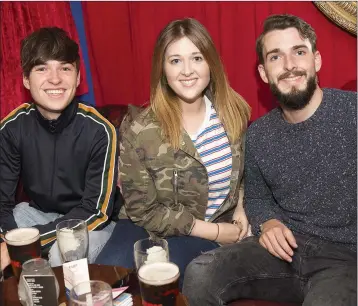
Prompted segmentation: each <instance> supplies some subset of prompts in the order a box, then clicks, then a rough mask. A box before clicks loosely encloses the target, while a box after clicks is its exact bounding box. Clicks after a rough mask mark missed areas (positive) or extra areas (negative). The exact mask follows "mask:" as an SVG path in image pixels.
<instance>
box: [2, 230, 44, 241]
mask: <svg viewBox="0 0 358 306" xmlns="http://www.w3.org/2000/svg"><path fill="white" fill-rule="evenodd" d="M39 235H40V232H39V230H38V229H37V228H34V227H31V228H16V229H13V230H11V231H9V232H7V233H6V234H5V241H6V243H7V244H9V245H14V246H21V245H27V244H30V243H33V242H34V241H36V240H37V239H38V238H39Z"/></svg>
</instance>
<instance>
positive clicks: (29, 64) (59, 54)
mask: <svg viewBox="0 0 358 306" xmlns="http://www.w3.org/2000/svg"><path fill="white" fill-rule="evenodd" d="M48 60H57V61H59V62H64V63H75V64H76V69H77V71H79V67H80V55H79V48H78V44H77V43H76V42H75V41H74V40H72V39H71V38H70V37H69V36H68V34H67V33H66V31H64V30H63V29H60V28H57V27H51V28H41V29H39V30H37V31H35V32H33V33H32V34H30V35H29V36H27V37H26V38H25V39H23V40H22V41H21V66H22V70H23V73H24V76H25V77H29V75H30V71H31V69H32V68H33V67H34V66H37V65H42V64H44V63H46V61H48Z"/></svg>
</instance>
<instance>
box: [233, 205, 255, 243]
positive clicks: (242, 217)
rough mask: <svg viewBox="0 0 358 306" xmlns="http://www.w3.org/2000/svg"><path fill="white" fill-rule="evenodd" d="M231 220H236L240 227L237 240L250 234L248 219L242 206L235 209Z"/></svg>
mask: <svg viewBox="0 0 358 306" xmlns="http://www.w3.org/2000/svg"><path fill="white" fill-rule="evenodd" d="M232 220H233V221H236V222H237V225H238V226H240V227H241V233H240V237H239V239H238V240H241V239H243V238H245V237H246V236H248V235H251V229H250V224H249V221H248V220H247V217H246V214H245V210H244V208H243V207H240V208H238V209H237V210H236V211H235V214H234V216H233V218H232Z"/></svg>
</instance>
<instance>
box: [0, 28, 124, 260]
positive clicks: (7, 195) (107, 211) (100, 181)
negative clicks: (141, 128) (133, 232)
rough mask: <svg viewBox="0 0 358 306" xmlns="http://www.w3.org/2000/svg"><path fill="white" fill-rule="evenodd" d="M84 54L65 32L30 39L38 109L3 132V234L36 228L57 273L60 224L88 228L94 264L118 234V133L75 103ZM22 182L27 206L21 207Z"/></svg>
mask: <svg viewBox="0 0 358 306" xmlns="http://www.w3.org/2000/svg"><path fill="white" fill-rule="evenodd" d="M78 50H79V48H78V45H77V43H76V42H74V41H73V40H71V39H70V38H69V37H68V36H67V34H66V32H65V31H63V30H62V29H59V28H41V29H40V30H38V31H35V32H33V33H32V34H31V35H29V36H28V37H27V38H25V39H24V40H23V41H22V44H21V64H22V69H23V83H24V86H25V87H26V88H27V89H29V90H30V93H31V96H32V102H31V103H25V104H22V105H20V106H19V107H18V108H16V109H15V110H13V111H12V112H11V113H10V114H9V115H8V116H7V117H5V118H4V119H3V120H2V121H1V126H0V141H1V142H0V179H1V184H0V226H1V229H2V232H3V233H5V232H6V231H9V230H11V229H14V228H17V227H36V228H38V229H39V231H40V235H41V245H42V246H43V248H48V247H51V248H50V250H49V259H50V263H51V265H52V266H57V265H61V259H60V256H59V250H58V247H57V242H55V240H56V225H57V224H58V223H59V222H60V221H63V220H66V219H82V220H85V221H86V223H87V227H88V230H89V256H88V259H89V262H93V261H94V259H95V258H96V256H97V254H98V253H99V251H100V250H101V249H102V247H103V246H104V244H105V243H106V241H107V240H108V238H109V236H110V235H111V233H112V230H113V227H114V223H113V222H111V220H110V219H111V215H112V212H113V210H114V209H115V210H117V209H116V208H115V207H114V205H115V204H114V194H115V190H116V182H117V175H118V170H117V136H116V131H115V128H114V126H113V125H112V124H111V123H110V122H109V121H108V120H106V119H105V118H104V117H103V116H102V115H100V114H99V113H98V112H97V111H96V110H95V109H94V108H92V107H89V106H86V105H85V104H82V103H80V102H79V101H77V100H76V99H75V98H74V96H75V92H76V88H77V86H78V85H79V82H80V73H79V62H80V57H79V52H78ZM19 180H21V182H22V184H23V187H24V190H25V192H26V194H27V195H28V197H29V198H30V202H29V203H24V202H23V203H19V204H17V203H16V202H15V192H16V188H17V185H18V182H19ZM54 242H55V243H54ZM2 249H5V246H4V242H3V243H2ZM5 257H7V256H5V254H2V259H3V261H6V259H7V258H5ZM3 265H4V264H3Z"/></svg>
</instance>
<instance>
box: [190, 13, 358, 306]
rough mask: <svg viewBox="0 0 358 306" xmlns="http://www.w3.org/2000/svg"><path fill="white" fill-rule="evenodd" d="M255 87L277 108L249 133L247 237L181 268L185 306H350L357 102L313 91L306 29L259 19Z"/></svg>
mask: <svg viewBox="0 0 358 306" xmlns="http://www.w3.org/2000/svg"><path fill="white" fill-rule="evenodd" d="M256 49H257V53H258V57H259V61H260V64H259V66H258V70H259V73H260V76H261V78H262V80H263V81H264V82H265V83H268V84H269V85H270V88H271V91H272V93H273V94H274V95H275V97H276V98H277V100H278V102H279V104H280V106H279V107H278V108H276V109H274V110H272V111H271V112H270V113H268V114H267V115H265V116H263V117H262V118H260V119H259V120H257V121H256V122H254V123H253V124H252V125H251V126H250V128H249V129H248V132H247V138H246V151H245V152H246V155H245V210H246V214H247V217H248V219H249V221H250V223H251V226H252V232H253V234H254V236H252V237H247V238H246V239H244V240H243V241H241V242H240V243H237V244H234V245H228V246H224V247H221V248H219V249H216V250H214V251H210V252H207V253H205V254H203V255H201V256H200V257H198V258H196V259H195V260H194V261H193V262H192V263H191V264H190V265H189V266H188V268H187V270H186V274H185V281H184V289H183V291H184V294H185V295H186V296H187V297H188V299H189V302H190V305H191V306H199V305H200V306H202V305H206V306H207V305H213V306H214V305H215V306H217V305H226V304H227V303H229V302H230V301H233V300H237V299H245V298H246V299H247V298H249V299H261V300H271V301H279V302H280V301H281V302H296V303H300V304H301V303H303V305H305V306H308V305H309V306H351V305H352V306H353V305H356V302H357V254H356V248H357V117H356V116H357V94H356V93H355V92H348V91H341V90H337V89H321V88H320V87H319V86H318V78H317V72H318V71H319V70H320V68H321V64H322V62H321V55H320V53H319V51H317V49H316V34H315V32H314V30H313V29H312V27H311V26H310V25H309V24H307V23H306V22H305V21H303V20H301V19H300V18H298V17H296V16H292V15H273V16H270V17H268V18H267V19H266V21H265V23H264V30H263V33H262V34H261V36H260V37H259V38H258V40H257V43H256Z"/></svg>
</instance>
